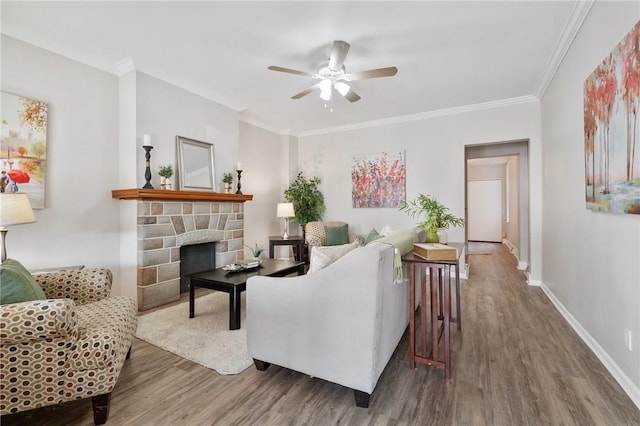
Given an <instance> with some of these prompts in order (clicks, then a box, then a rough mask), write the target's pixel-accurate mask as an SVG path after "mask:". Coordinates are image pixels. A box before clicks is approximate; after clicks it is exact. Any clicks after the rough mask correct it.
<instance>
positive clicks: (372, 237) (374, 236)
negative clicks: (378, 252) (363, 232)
mask: <svg viewBox="0 0 640 426" xmlns="http://www.w3.org/2000/svg"><path fill="white" fill-rule="evenodd" d="M379 238H382V235H380V234H379V233H378V231H376V228H373V229H372V230H371V232H369V235H367V240H366V241H365V242H364V243H365V245H366V244H369V243H370V242H371V241H375V240H377V239H379Z"/></svg>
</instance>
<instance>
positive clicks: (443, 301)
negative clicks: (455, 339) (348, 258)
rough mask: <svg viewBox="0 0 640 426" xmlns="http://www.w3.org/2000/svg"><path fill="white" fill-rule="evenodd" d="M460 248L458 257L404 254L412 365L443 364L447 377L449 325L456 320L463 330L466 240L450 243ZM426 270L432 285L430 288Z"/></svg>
mask: <svg viewBox="0 0 640 426" xmlns="http://www.w3.org/2000/svg"><path fill="white" fill-rule="evenodd" d="M448 245H449V246H451V247H455V248H457V249H458V259H456V260H427V259H424V258H422V257H420V256H416V255H414V254H413V253H408V254H406V255H404V256H402V260H403V261H404V262H408V263H409V367H410V368H412V369H415V368H416V362H417V363H419V364H424V365H429V366H432V367H436V368H443V369H444V371H445V377H446V378H447V379H450V378H451V334H450V325H451V323H452V322H453V323H456V324H457V326H458V330H462V311H461V310H460V267H459V262H460V257H461V256H462V252H463V251H464V244H463V243H449V244H448ZM451 268H453V269H454V272H455V288H456V316H455V317H453V316H452V315H451ZM417 270H420V271H421V274H420V275H421V276H420V288H421V292H420V294H421V300H420V351H419V352H418V353H417V354H416V324H415V306H416V291H415V281H416V271H417ZM427 270H428V271H429V281H430V286H429V287H428V288H427V279H426V275H427ZM427 289H428V290H429V294H430V304H431V351H430V352H429V353H427V309H426V306H427ZM443 336H444V361H442V360H440V353H439V343H440V338H441V337H443Z"/></svg>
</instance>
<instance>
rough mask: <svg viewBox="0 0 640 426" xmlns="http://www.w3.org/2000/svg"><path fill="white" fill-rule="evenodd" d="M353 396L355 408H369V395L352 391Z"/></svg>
mask: <svg viewBox="0 0 640 426" xmlns="http://www.w3.org/2000/svg"><path fill="white" fill-rule="evenodd" d="M353 396H354V397H355V399H356V407H362V408H369V398H371V394H370V393H366V392H362V391H359V390H355V389H354V390H353Z"/></svg>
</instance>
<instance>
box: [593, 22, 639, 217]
mask: <svg viewBox="0 0 640 426" xmlns="http://www.w3.org/2000/svg"><path fill="white" fill-rule="evenodd" d="M639 110H640V22H638V23H636V25H635V26H634V27H633V29H632V30H631V31H630V32H629V33H628V34H627V35H626V36H625V37H624V39H623V40H622V41H621V42H620V43H619V44H618V45H617V46H616V47H615V49H614V50H613V51H612V52H611V53H610V54H609V56H607V57H606V58H605V59H604V60H603V61H602V63H601V64H600V65H598V67H597V68H596V69H595V71H593V73H592V74H591V75H590V76H589V77H588V78H587V80H586V81H585V83H584V146H585V176H586V179H585V180H586V182H585V184H586V185H585V187H586V200H587V208H589V209H591V210H595V211H603V212H613V213H628V214H640V146H638V145H640V144H639V143H638V137H639V136H640V120H638V112H640V111H639Z"/></svg>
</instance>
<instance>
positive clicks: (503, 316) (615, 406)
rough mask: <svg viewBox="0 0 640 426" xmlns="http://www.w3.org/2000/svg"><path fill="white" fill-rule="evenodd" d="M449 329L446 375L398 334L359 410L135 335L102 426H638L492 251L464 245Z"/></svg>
mask: <svg viewBox="0 0 640 426" xmlns="http://www.w3.org/2000/svg"><path fill="white" fill-rule="evenodd" d="M473 244H474V245H473V249H474V250H475V251H476V252H477V253H481V254H477V255H471V256H469V258H470V266H471V268H470V276H469V279H468V280H466V281H463V282H462V312H463V329H462V332H459V331H458V330H456V329H455V327H452V330H453V331H452V350H453V369H452V379H451V380H450V381H448V380H445V379H444V372H443V371H442V370H436V369H433V368H429V367H426V366H418V368H417V369H416V370H410V369H409V362H408V348H407V346H408V344H407V335H406V333H405V336H404V337H403V339H402V341H401V342H400V344H399V345H398V348H397V349H396V352H395V354H394V355H393V357H392V358H391V360H390V362H389V364H388V365H387V367H386V369H385V371H384V372H383V374H382V376H381V378H380V380H379V382H378V385H377V387H376V390H375V391H374V393H373V395H372V397H371V405H370V408H369V409H363V408H357V407H355V405H354V402H353V393H352V392H351V390H349V389H346V388H344V387H342V386H339V385H335V384H332V383H328V382H325V381H323V380H319V379H314V378H310V377H307V376H305V375H303V374H300V373H296V372H294V371H290V370H287V369H284V368H281V367H278V366H271V367H270V368H269V369H268V370H267V371H265V372H260V371H257V370H255V368H253V367H250V368H249V369H247V370H245V371H244V372H242V373H240V374H238V375H235V376H220V375H218V374H217V373H216V372H214V371H212V370H209V369H207V368H204V367H202V366H200V365H198V364H195V363H193V362H190V361H187V360H185V359H182V358H180V357H178V356H176V355H173V354H171V353H169V352H165V351H163V350H161V349H158V348H156V347H154V346H152V345H150V344H148V343H145V342H142V341H139V340H136V341H135V342H134V345H133V351H132V355H131V359H130V360H129V361H127V362H126V363H125V366H124V368H123V371H122V373H121V375H120V378H119V380H118V383H117V385H116V387H115V389H114V391H113V394H112V398H111V412H110V417H109V421H108V423H107V424H108V425H112V426H115V425H213V424H216V425H218V424H220V425H254V424H255V425H298V424H313V425H337V424H347V425H360V424H369V425H439V426H440V425H505V426H506V425H581V426H585V425H639V424H640V411H639V410H638V409H637V408H636V407H635V405H634V404H633V402H632V401H631V400H630V399H629V397H628V396H627V395H626V394H625V393H624V391H623V390H622V389H621V388H620V386H619V385H618V384H617V383H616V382H615V380H614V379H613V377H612V376H611V375H610V374H609V373H608V372H607V371H606V369H605V368H604V367H603V366H602V364H601V363H600V362H599V361H598V359H597V358H596V357H595V355H594V354H593V353H592V352H591V351H590V350H589V349H588V348H587V346H586V345H585V344H584V343H583V342H582V340H581V339H580V338H579V337H578V336H577V335H576V333H575V332H574V331H573V330H572V329H571V328H570V326H569V325H568V324H567V323H566V322H565V320H564V319H563V318H562V317H561V315H560V314H559V313H558V312H557V311H556V309H555V308H554V307H553V305H552V304H551V303H550V302H549V300H548V299H547V297H546V296H545V295H544V293H543V292H542V290H541V289H539V288H532V287H529V286H527V284H526V283H525V278H524V276H523V274H522V273H520V272H518V271H517V270H516V261H515V259H514V258H513V257H512V256H511V255H510V254H509V253H508V252H507V250H506V249H505V248H504V247H503V246H502V245H500V244H485V243H482V244H478V243H473ZM92 424H93V417H92V411H91V403H90V401H89V400H83V401H75V402H70V403H65V404H61V405H59V406H55V407H46V408H41V409H37V410H32V411H29V412H24V413H18V414H14V415H10V416H5V417H3V418H2V425H3V426H5V425H6V426H10V425H92Z"/></svg>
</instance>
